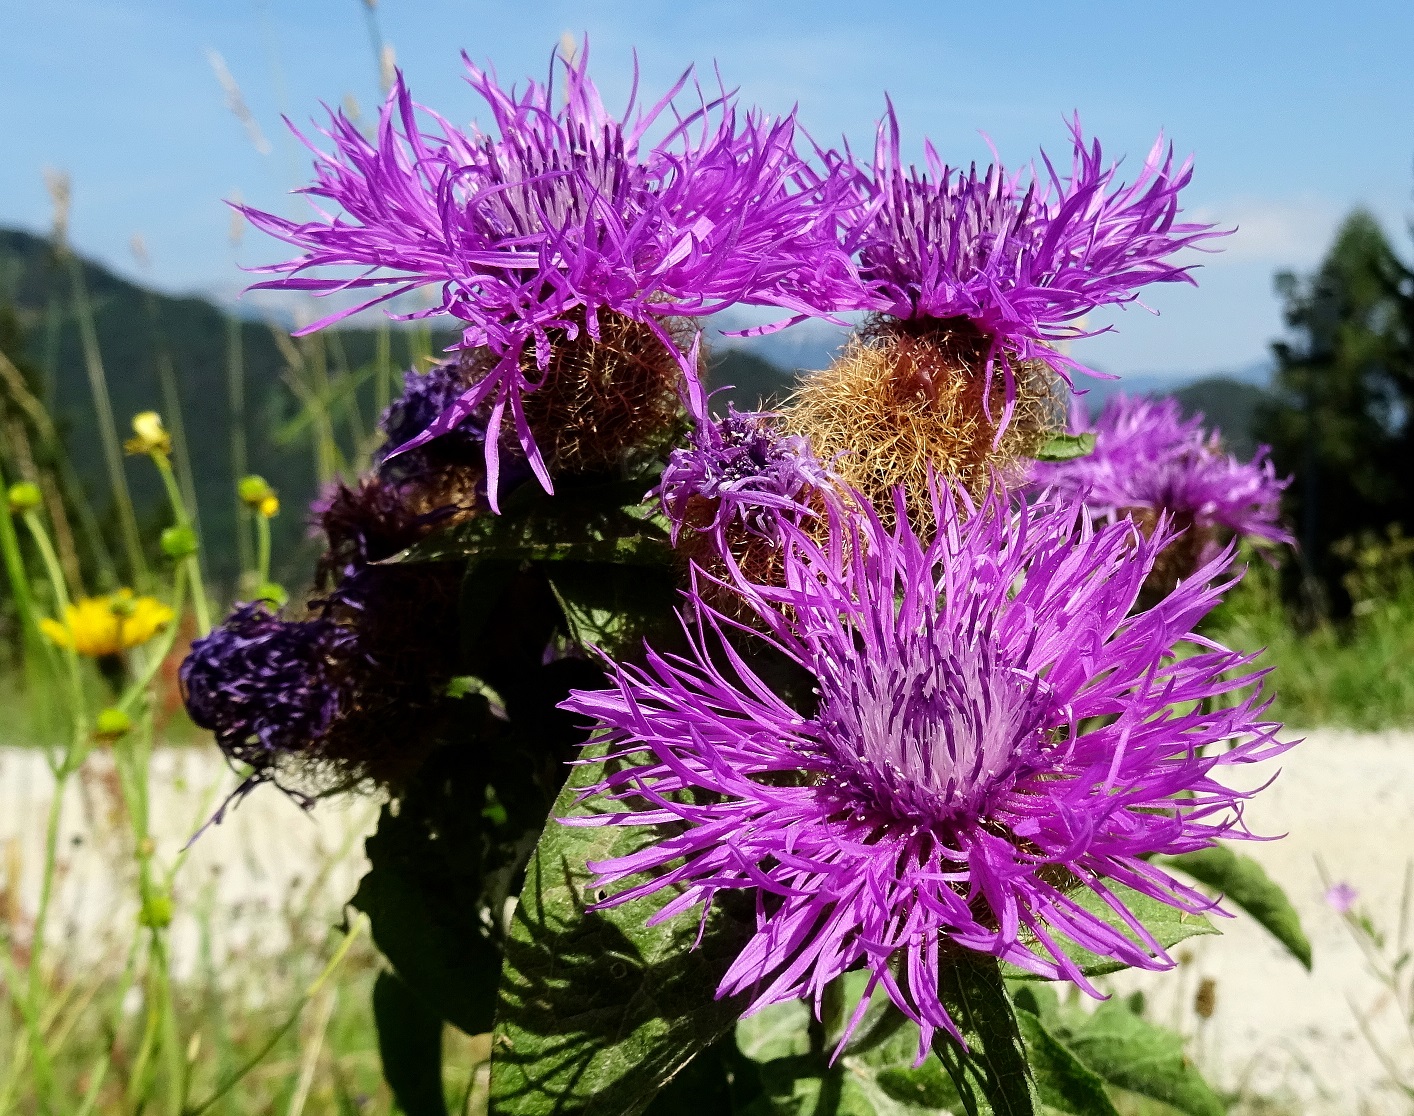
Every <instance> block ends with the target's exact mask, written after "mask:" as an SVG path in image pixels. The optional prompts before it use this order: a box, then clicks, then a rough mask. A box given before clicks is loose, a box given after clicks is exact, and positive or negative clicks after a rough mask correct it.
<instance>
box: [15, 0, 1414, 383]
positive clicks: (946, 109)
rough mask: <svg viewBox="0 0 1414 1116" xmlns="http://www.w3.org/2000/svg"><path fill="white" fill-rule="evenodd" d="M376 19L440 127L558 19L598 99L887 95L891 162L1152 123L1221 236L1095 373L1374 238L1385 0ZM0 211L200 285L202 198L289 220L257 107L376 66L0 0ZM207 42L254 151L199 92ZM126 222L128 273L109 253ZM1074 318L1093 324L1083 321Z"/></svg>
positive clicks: (345, 22) (1407, 112) (609, 7)
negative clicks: (705, 90)
mask: <svg viewBox="0 0 1414 1116" xmlns="http://www.w3.org/2000/svg"><path fill="white" fill-rule="evenodd" d="M377 17H378V22H379V24H380V26H381V32H382V34H383V36H384V37H385V39H386V40H387V41H388V42H389V43H391V44H392V46H393V48H394V50H395V51H396V55H397V59H398V63H399V64H400V65H401V66H402V67H403V69H404V71H405V72H406V74H407V76H408V79H409V82H410V84H411V86H412V89H413V93H414V95H415V96H416V97H417V98H418V99H419V100H420V101H423V102H424V103H427V104H430V105H432V106H434V107H436V108H438V109H439V110H440V111H442V112H443V113H444V114H445V115H447V116H449V117H450V118H452V119H453V120H455V121H465V120H468V119H470V118H471V117H472V116H473V115H474V114H475V113H476V111H477V105H476V101H475V98H474V96H473V95H472V94H471V92H470V90H468V89H467V88H466V87H465V86H464V85H463V84H462V83H461V81H460V63H459V59H458V54H459V51H460V50H461V49H463V48H465V49H466V50H467V51H469V52H470V53H471V54H472V56H473V57H475V58H476V59H477V60H479V61H490V62H492V63H493V64H494V65H495V67H496V69H497V70H498V72H499V73H500V75H501V76H502V78H503V79H506V80H510V79H520V78H521V77H523V76H524V75H526V74H533V75H535V76H537V77H539V76H543V75H544V73H545V72H546V68H547V64H548V60H549V56H550V52H551V50H552V48H553V47H554V45H555V44H556V43H557V42H558V41H559V39H560V37H561V35H562V34H563V33H565V32H566V31H569V32H572V33H574V34H576V35H579V34H581V33H583V32H588V34H589V37H590V41H591V47H592V70H593V72H594V75H595V77H596V80H597V81H598V83H599V85H600V87H601V89H603V91H604V93H605V98H606V101H607V102H608V103H609V104H611V105H616V104H621V103H622V101H623V98H624V97H625V96H626V93H627V88H628V76H629V66H630V59H631V52H632V51H633V49H634V48H635V47H636V48H637V50H638V54H639V59H640V64H641V68H642V72H643V80H644V83H645V87H646V88H647V89H648V90H650V91H651V90H653V89H661V88H663V87H664V86H665V85H666V84H668V83H669V82H670V81H671V80H672V79H673V78H674V77H675V76H676V75H677V73H678V72H679V71H680V70H681V69H682V68H683V67H684V66H685V65H686V64H687V63H689V62H696V63H698V64H699V65H700V66H704V67H708V68H709V71H710V67H711V66H712V64H713V63H714V62H715V63H716V64H717V65H718V66H719V68H720V69H721V72H722V74H723V77H724V79H725V81H726V82H727V83H728V84H729V85H734V86H739V87H740V89H741V92H742V96H743V98H744V99H745V100H746V101H748V102H751V103H755V104H759V105H760V106H762V107H763V108H764V109H765V110H767V111H768V112H772V113H781V112H786V111H789V110H790V108H791V107H792V106H793V105H796V104H798V105H799V106H800V117H801V120H802V122H803V123H804V124H805V125H806V127H807V128H809V130H810V131H811V132H812V133H813V134H814V135H815V136H816V137H817V138H819V139H821V140H823V141H829V142H834V141H835V140H837V139H838V137H839V136H841V135H845V136H847V137H848V138H849V139H850V141H851V143H853V144H854V145H855V146H856V147H867V145H868V144H869V143H870V142H871V141H872V136H873V127H874V121H875V119H876V118H877V116H878V114H879V112H880V110H881V108H882V105H883V95H884V92H885V91H887V92H888V93H889V94H890V95H891V96H892V97H893V100H894V103H895V105H896V106H897V109H898V112H899V116H900V119H901V122H902V125H903V128H904V131H905V133H906V136H907V138H908V141H909V143H910V145H911V146H912V148H913V150H914V151H917V150H918V149H919V148H920V147H921V139H922V137H923V136H924V135H925V134H926V135H928V136H930V137H931V138H932V139H933V141H934V142H935V144H937V146H938V147H939V149H940V150H941V152H942V153H943V155H944V157H945V158H947V159H949V160H950V161H952V162H968V161H971V160H973V159H977V160H979V161H984V160H987V159H988V158H989V154H988V150H987V147H986V144H985V141H984V140H983V138H982V137H981V136H980V135H979V130H982V131H985V132H986V133H987V134H988V135H989V136H990V137H991V138H992V140H993V141H994V142H995V143H996V145H997V147H998V149H999V150H1000V151H1001V153H1002V156H1003V158H1004V159H1005V160H1006V161H1007V162H1008V163H1022V162H1025V161H1027V160H1029V159H1030V158H1031V157H1032V156H1033V155H1034V154H1035V152H1036V149H1037V148H1038V146H1046V147H1047V148H1048V149H1051V150H1056V151H1059V150H1060V149H1061V148H1062V146H1063V144H1064V141H1065V132H1064V129H1063V126H1062V122H1061V118H1062V115H1063V114H1067V113H1069V112H1070V111H1072V110H1074V109H1078V110H1079V111H1080V113H1081V116H1082V119H1083V121H1084V123H1085V126H1086V129H1087V131H1088V132H1090V133H1092V134H1094V135H1096V136H1098V137H1099V138H1100V139H1101V140H1102V142H1103V143H1104V145H1105V148H1106V150H1107V151H1108V152H1109V153H1111V154H1114V155H1119V154H1127V155H1128V156H1129V161H1130V162H1131V163H1138V162H1139V161H1141V160H1142V158H1143V156H1144V154H1145V153H1146V152H1147V150H1148V148H1149V145H1150V144H1151V143H1152V141H1153V138H1154V136H1155V134H1156V133H1157V132H1158V131H1159V129H1160V128H1162V129H1164V130H1165V131H1166V133H1167V134H1168V135H1170V136H1171V137H1172V138H1173V139H1174V141H1175V142H1176V144H1177V145H1178V148H1179V150H1180V151H1181V152H1189V151H1191V152H1193V153H1194V154H1195V156H1196V160H1197V173H1196V176H1195V179H1194V183H1193V185H1192V187H1191V188H1190V190H1189V193H1188V194H1187V207H1188V210H1189V212H1190V213H1195V214H1198V215H1200V216H1202V217H1203V218H1205V219H1209V220H1215V221H1220V222H1222V223H1224V224H1225V225H1237V226H1239V231H1238V233H1237V234H1236V235H1234V236H1233V237H1231V238H1229V240H1228V241H1227V251H1225V252H1224V253H1223V254H1222V255H1219V256H1215V257H1210V258H1205V259H1204V260H1203V262H1204V264H1205V266H1204V267H1203V268H1202V269H1201V270H1200V271H1199V272H1198V277H1199V280H1200V283H1201V287H1200V288H1199V289H1198V290H1193V289H1191V288H1187V287H1171V288H1161V289H1158V290H1157V291H1155V292H1153V294H1152V295H1151V296H1150V297H1148V298H1147V299H1146V301H1148V302H1149V304H1150V305H1151V306H1152V307H1154V308H1155V309H1157V310H1159V311H1161V315H1160V316H1158V317H1154V316H1152V315H1149V314H1146V313H1144V312H1143V311H1142V310H1139V309H1131V310H1129V311H1127V312H1125V313H1121V314H1119V315H1117V317H1115V321H1116V324H1117V325H1118V327H1119V329H1120V332H1119V333H1117V334H1111V335H1108V336H1105V337H1100V338H1095V339H1092V340H1089V341H1084V342H1081V343H1079V344H1078V345H1077V347H1076V355H1077V356H1079V357H1081V358H1082V359H1084V360H1087V361H1089V362H1091V363H1093V364H1095V365H1096V366H1098V367H1102V368H1106V369H1109V370H1112V371H1116V372H1151V373H1152V372H1161V373H1174V374H1179V373H1189V374H1191V373H1193V372H1206V371H1211V370H1219V369H1231V368H1238V367H1241V366H1244V365H1248V364H1250V363H1252V362H1253V361H1257V360H1260V359H1261V358H1262V357H1263V356H1264V355H1265V354H1266V351H1267V350H1266V345H1267V342H1268V341H1269V340H1270V339H1271V338H1272V337H1274V336H1276V335H1277V334H1278V332H1279V331H1280V328H1281V321H1280V308H1279V305H1278V303H1277V302H1276V300H1275V298H1274V296H1273V295H1272V283H1271V278H1272V274H1273V272H1274V271H1275V270H1277V269H1279V268H1283V267H1294V268H1297V269H1303V268H1309V267H1311V266H1312V265H1313V264H1314V263H1315V262H1316V261H1318V260H1319V258H1320V256H1321V253H1322V252H1323V250H1324V248H1325V247H1326V245H1327V244H1328V242H1329V239H1330V236H1331V234H1332V232H1333V230H1334V228H1335V226H1336V224H1337V223H1338V222H1339V220H1340V219H1341V217H1342V216H1343V215H1344V214H1345V213H1346V212H1348V211H1349V210H1350V208H1351V207H1353V206H1355V205H1357V204H1359V205H1366V206H1368V207H1370V208H1371V209H1373V210H1374V211H1375V212H1376V214H1377V215H1379V216H1380V217H1381V218H1382V219H1383V220H1384V222H1385V223H1386V226H1387V228H1388V230H1389V232H1390V234H1391V236H1392V237H1394V238H1395V241H1396V243H1397V244H1399V245H1400V247H1401V248H1404V247H1405V246H1406V244H1407V240H1408V237H1407V234H1406V233H1405V232H1404V225H1405V222H1406V219H1407V215H1408V214H1409V213H1410V212H1411V211H1414V204H1411V184H1414V175H1411V166H1412V165H1414V163H1412V162H1411V161H1412V160H1414V66H1411V65H1410V64H1409V56H1410V52H1411V48H1414V5H1411V4H1409V3H1407V2H1404V3H1399V2H1389V3H1373V2H1361V0H1353V2H1348V3H1342V4H1329V3H1314V2H1308V0H1290V2H1288V3H1282V4H1276V3H1271V2H1267V3H1257V2H1245V0H1226V2H1221V3H1209V2H1206V0H1204V2H1188V3H1184V4H1182V5H1179V4H1173V3H1163V4H1160V3H1147V4H1117V3H1113V2H1110V3H1103V4H1102V3H1078V2H1075V3H1068V2H1065V0H1051V2H1050V3H1030V2H1018V0H1012V2H1010V3H1006V4H991V5H986V4H977V3H970V4H960V3H955V2H952V0H932V2H926V0H908V2H903V0H895V2H894V3H890V4H859V3H852V4H848V5H846V4H842V3H835V2H832V0H831V2H814V3H767V2H764V0H755V2H737V0H716V2H713V3H706V2H702V0H678V2H675V3H671V4H669V3H611V2H607V0H600V2H596V3H593V4H586V3H583V2H573V3H572V2H564V0H539V2H537V3H533V4H532V3H518V4H509V3H488V2H485V0H381V2H380V3H379V4H378V7H377ZM0 28H4V32H3V34H0V92H3V106H4V111H3V113H0V224H17V225H20V226H22V227H26V228H30V229H33V230H36V231H40V230H44V229H46V228H47V227H48V224H49V221H50V205H49V200H48V196H47V194H46V192H45V189H44V181H43V175H42V170H43V168H44V167H46V166H49V167H57V168H62V169H64V170H66V171H68V172H69V173H70V174H71V175H72V178H73V184H74V211H73V217H72V232H71V237H72V240H73V242H74V243H75V245H76V246H77V247H78V248H79V249H80V250H81V251H83V252H85V253H87V254H89V255H92V256H95V257H97V258H98V259H100V260H102V261H104V262H106V263H108V264H109V265H110V266H113V267H115V268H116V269H117V270H119V271H120V272H123V273H125V274H128V275H131V276H134V277H138V278H143V279H146V280H147V281H150V282H153V283H155V284H156V285H158V286H160V287H161V288H163V289H166V290H169V291H201V292H204V293H208V294H213V295H217V296H220V297H230V296H233V295H234V294H235V292H236V291H238V290H239V288H240V286H241V285H242V284H243V279H242V276H241V274H240V272H239V271H238V269H237V266H236V265H237V263H245V264H251V263H257V262H261V261H263V260H268V259H272V258H274V257H275V256H276V255H278V251H277V250H276V249H275V247H274V246H271V245H268V244H262V243H259V238H258V235H256V234H250V235H247V236H246V237H245V239H244V240H243V242H242V243H241V244H240V245H239V247H237V248H233V247H232V245H231V243H230V239H229V237H230V232H229V230H230V222H229V219H228V216H227V212H226V210H225V209H224V207H223V206H222V205H221V204H220V200H221V199H222V198H225V197H232V196H236V195H239V196H241V197H243V198H244V199H245V200H247V201H250V202H253V203H256V204H259V205H261V206H263V207H266V208H273V209H278V210H281V211H284V212H295V211H296V210H295V209H294V208H293V207H296V206H299V205H302V204H303V203H302V202H300V201H298V200H297V199H290V198H288V197H287V196H285V195H286V192H287V191H288V190H289V188H290V187H291V186H293V185H295V184H297V183H299V182H300V181H301V180H302V179H303V177H304V175H305V174H306V172H307V167H308V159H307V157H306V156H304V155H303V154H302V153H301V152H300V151H299V150H298V149H297V148H296V147H295V145H294V144H293V143H292V142H291V141H290V140H289V139H288V137H287V135H286V134H285V132H284V129H283V126H282V125H281V124H280V120H279V117H280V113H281V112H282V111H285V112H289V113H290V114H291V115H292V116H293V117H294V118H295V119H296V120H297V121H299V122H301V123H304V122H307V121H308V120H309V119H310V118H311V117H312V116H314V115H317V113H318V111H319V103H320V101H327V102H330V103H334V102H338V101H340V100H342V99H343V98H344V96H345V95H346V94H352V95H353V97H354V98H355V99H356V100H357V101H358V102H359V103H360V104H361V105H362V106H363V110H364V112H365V113H370V112H371V111H372V109H373V107H374V105H375V103H376V101H377V98H378V79H377V69H376V66H375V63H374V58H373V51H372V48H371V46H370V36H369V29H368V25H367V22H366V20H365V10H364V6H363V3H362V2H361V0H220V2H219V3H218V2H216V0H186V2H178V0H108V2H98V0H43V2H38V0H0ZM211 51H217V52H219V53H220V54H221V56H222V57H223V58H224V60H225V63H226V65H227V67H228V68H229V71H230V73H231V74H232V75H233V77H234V78H235V80H236V81H237V82H238V83H239V85H240V88H241V90H242V93H243V95H244V98H245V100H246V101H247V102H248V104H249V107H250V109H251V111H252V113H253V114H254V117H255V120H256V123H257V124H258V126H259V129H260V133H261V135H262V136H263V137H264V138H265V140H266V141H267V143H268V145H269V150H268V153H264V154H262V153H261V152H260V151H258V150H257V148H256V146H255V145H254V144H253V143H252V140H251V137H250V135H248V133H247V132H246V130H244V129H243V128H242V126H241V124H240V122H239V121H238V120H237V119H236V118H235V117H234V115H233V114H232V113H231V112H230V111H229V109H228V107H227V105H226V100H225V94H224V93H223V91H222V88H221V86H220V84H219V83H218V81H217V79H216V76H215V75H214V73H213V68H212V64H211V61H210V57H209V52H211ZM134 234H138V235H140V236H141V237H142V238H143V240H144V241H145V243H146V245H147V249H148V253H149V256H150V261H151V262H150V264H149V265H148V267H147V268H146V269H144V268H142V267H141V266H140V265H139V264H138V263H137V262H136V261H135V259H134V257H133V255H132V252H131V249H130V247H129V244H130V241H131V238H132V237H133V235H134ZM1091 324H1092V325H1093V324H1097V323H1095V322H1092V323H1091Z"/></svg>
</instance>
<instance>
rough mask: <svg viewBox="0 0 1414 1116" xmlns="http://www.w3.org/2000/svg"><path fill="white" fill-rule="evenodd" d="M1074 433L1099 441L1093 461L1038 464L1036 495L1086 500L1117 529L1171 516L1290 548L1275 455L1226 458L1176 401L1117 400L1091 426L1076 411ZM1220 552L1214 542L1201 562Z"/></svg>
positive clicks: (1079, 407)
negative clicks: (1138, 516) (1122, 522)
mask: <svg viewBox="0 0 1414 1116" xmlns="http://www.w3.org/2000/svg"><path fill="white" fill-rule="evenodd" d="M1070 427H1071V432H1072V433H1076V434H1080V433H1087V432H1088V433H1092V434H1094V435H1095V449H1094V451H1093V452H1092V453H1090V454H1088V455H1086V456H1084V457H1077V458H1073V459H1071V460H1070V461H1058V462H1037V463H1036V464H1035V466H1034V467H1033V470H1032V477H1033V481H1034V484H1035V487H1036V488H1038V489H1046V488H1054V489H1056V490H1057V491H1059V492H1061V493H1064V494H1066V495H1067V496H1069V497H1071V498H1074V499H1079V500H1083V501H1084V502H1085V504H1086V505H1087V506H1088V507H1089V509H1090V512H1091V514H1092V515H1093V516H1095V517H1097V518H1100V519H1104V520H1107V521H1113V520H1115V519H1116V518H1119V517H1123V516H1125V515H1132V514H1133V513H1135V512H1136V511H1137V512H1141V513H1145V512H1149V513H1152V516H1150V517H1149V518H1151V519H1152V518H1155V517H1157V516H1158V515H1159V514H1161V513H1165V512H1166V513H1167V514H1168V516H1169V518H1170V519H1171V520H1172V521H1173V522H1175V523H1177V524H1179V525H1180V526H1191V527H1192V528H1193V529H1195V530H1196V531H1197V532H1200V533H1202V532H1211V531H1212V529H1214V528H1220V529H1222V530H1224V531H1229V532H1231V533H1232V534H1234V535H1238V536H1243V537H1247V538H1255V539H1264V540H1266V541H1268V542H1273V543H1286V544H1291V543H1293V542H1294V540H1293V539H1292V537H1291V535H1290V534H1289V533H1288V532H1287V531H1286V530H1285V528H1283V527H1282V525H1281V520H1280V517H1281V493H1282V490H1283V489H1284V488H1285V487H1286V486H1287V485H1288V484H1290V483H1291V480H1290V478H1289V477H1288V478H1284V479H1280V480H1279V479H1278V478H1277V475H1276V468H1275V466H1273V464H1272V462H1271V459H1270V457H1269V456H1268V455H1269V454H1270V452H1271V451H1270V450H1269V449H1268V447H1266V446H1261V447H1259V448H1258V450H1257V454H1256V456H1255V457H1253V459H1252V460H1251V461H1248V462H1243V461H1238V460H1237V458H1235V457H1233V456H1231V455H1230V454H1228V453H1225V452H1224V451H1223V448H1222V436H1221V434H1220V433H1219V432H1218V431H1216V430H1214V431H1212V432H1211V433H1208V432H1206V431H1205V430H1204V429H1203V416H1202V415H1195V416H1193V417H1192V418H1191V419H1187V420H1185V419H1184V418H1183V413H1182V411H1181V409H1180V408H1179V404H1178V401H1177V400H1176V399H1159V400H1153V399H1142V398H1131V397H1129V396H1126V395H1124V394H1118V395H1113V396H1111V397H1110V399H1109V400H1108V401H1107V402H1106V403H1105V406H1104V409H1103V410H1102V411H1101V412H1100V417H1099V418H1098V419H1097V420H1096V421H1095V422H1093V423H1092V422H1090V421H1089V418H1088V417H1087V415H1086V412H1085V407H1084V404H1083V403H1081V402H1080V401H1079V400H1076V401H1075V402H1074V404H1073V405H1072V407H1071V420H1070ZM1216 550H1217V544H1216V542H1213V541H1211V540H1209V542H1208V544H1207V546H1206V552H1205V553H1204V555H1203V556H1202V557H1201V558H1200V561H1206V560H1207V559H1208V558H1210V557H1211V556H1212V554H1214V553H1215V552H1216Z"/></svg>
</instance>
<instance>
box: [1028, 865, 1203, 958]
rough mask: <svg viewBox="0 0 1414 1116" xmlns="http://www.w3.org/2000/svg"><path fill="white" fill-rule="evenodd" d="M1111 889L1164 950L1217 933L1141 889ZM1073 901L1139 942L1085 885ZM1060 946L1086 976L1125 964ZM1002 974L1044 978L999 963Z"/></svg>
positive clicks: (1067, 944) (1199, 919)
mask: <svg viewBox="0 0 1414 1116" xmlns="http://www.w3.org/2000/svg"><path fill="white" fill-rule="evenodd" d="M1110 890H1111V891H1113V892H1114V894H1115V897H1116V898H1117V899H1119V901H1120V902H1121V903H1123V904H1124V905H1125V906H1126V907H1128V908H1129V910H1130V911H1131V912H1132V913H1133V914H1134V916H1135V917H1136V918H1137V919H1139V921H1140V922H1141V923H1143V924H1144V926H1145V928H1146V929H1147V930H1148V931H1149V933H1150V934H1152V935H1153V936H1154V939H1155V940H1156V941H1158V942H1160V943H1161V944H1162V945H1163V947H1164V948H1165V949H1169V948H1172V947H1173V946H1175V945H1177V944H1178V943H1179V942H1181V941H1183V940H1184V939H1186V938H1192V937H1195V936H1197V935H1200V934H1216V933H1217V932H1218V931H1216V930H1214V929H1213V926H1212V923H1210V922H1209V921H1208V920H1207V919H1206V918H1205V917H1204V916H1202V915H1195V914H1189V913H1188V912H1187V911H1181V910H1179V909H1178V908H1177V907H1172V906H1170V905H1169V904H1167V903H1161V902H1160V901H1159V900H1157V899H1151V898H1150V897H1149V896H1147V895H1144V894H1143V893H1141V892H1138V891H1134V890H1133V889H1132V888H1128V887H1125V886H1123V885H1122V884H1113V883H1112V884H1110ZM1075 901H1076V902H1077V903H1078V904H1079V905H1080V906H1081V907H1084V908H1085V909H1086V910H1087V911H1091V912H1092V913H1094V914H1096V915H1098V916H1099V917H1100V918H1101V919H1103V920H1104V921H1105V922H1107V923H1108V924H1109V925H1111V926H1113V927H1114V928H1115V929H1117V930H1120V931H1121V932H1122V933H1124V934H1126V935H1127V936H1128V937H1129V938H1130V940H1131V941H1133V942H1134V943H1135V944H1136V945H1138V944H1140V943H1139V939H1138V938H1136V937H1135V936H1134V932H1133V931H1132V930H1130V929H1129V928H1128V927H1127V926H1125V925H1124V923H1123V922H1122V921H1121V920H1120V919H1119V917H1118V916H1117V915H1116V914H1115V913H1114V912H1113V911H1112V910H1110V908H1109V907H1108V906H1107V905H1106V904H1105V902H1104V900H1102V899H1101V898H1100V897H1099V896H1098V895H1096V894H1095V893H1094V892H1093V891H1091V890H1089V889H1088V888H1086V889H1084V890H1082V891H1079V892H1077V893H1076V895H1075ZM1058 940H1059V942H1060V944H1061V948H1062V949H1064V950H1065V953H1066V956H1068V957H1069V958H1071V960H1073V961H1074V962H1075V963H1076V964H1077V965H1078V966H1079V967H1080V971H1081V972H1083V973H1084V974H1085V975H1086V976H1104V975H1106V974H1107V973H1117V972H1119V971H1120V970H1121V969H1123V968H1126V966H1125V965H1124V964H1123V963H1122V962H1119V961H1115V960H1114V959H1113V958H1110V957H1101V956H1100V955H1098V954H1095V953H1091V952H1090V951H1089V950H1087V949H1082V948H1081V947H1080V946H1077V945H1075V944H1073V943H1071V942H1068V941H1066V940H1065V939H1064V938H1060V939H1058ZM1002 975H1003V976H1005V977H1006V979H1007V980H1043V979H1045V978H1043V977H1039V976H1037V975H1036V974H1035V973H1029V972H1027V971H1026V970H1025V969H1021V968H1018V967H1017V966H1015V965H1008V964H1003V965H1002Z"/></svg>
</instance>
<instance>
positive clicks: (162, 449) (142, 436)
mask: <svg viewBox="0 0 1414 1116" xmlns="http://www.w3.org/2000/svg"><path fill="white" fill-rule="evenodd" d="M123 448H124V449H125V450H127V451H128V452H129V453H146V454H162V455H163V456H164V457H165V456H166V455H167V454H169V453H171V452H172V436H171V435H170V434H168V433H167V429H166V427H164V426H163V425H162V416H161V415H159V414H158V413H157V412H156V411H143V412H142V413H141V414H137V415H134V416H133V437H131V438H129V439H128V440H127V442H125V443H124V444H123Z"/></svg>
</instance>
